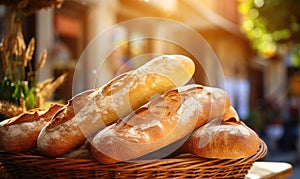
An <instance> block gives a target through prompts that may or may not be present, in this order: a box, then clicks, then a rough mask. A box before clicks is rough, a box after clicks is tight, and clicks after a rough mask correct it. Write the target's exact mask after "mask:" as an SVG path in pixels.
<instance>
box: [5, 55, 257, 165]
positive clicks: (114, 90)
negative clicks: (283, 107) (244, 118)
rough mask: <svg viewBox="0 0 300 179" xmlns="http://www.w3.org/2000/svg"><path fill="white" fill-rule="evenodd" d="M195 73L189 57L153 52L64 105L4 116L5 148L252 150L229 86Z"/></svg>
mask: <svg viewBox="0 0 300 179" xmlns="http://www.w3.org/2000/svg"><path fill="white" fill-rule="evenodd" d="M194 71H195V65H194V63H193V61H192V60H191V59H189V58H188V57H185V56H182V55H162V56H159V57H156V58H154V59H152V60H150V61H149V62H148V63H146V64H144V65H143V66H141V67H139V68H138V69H136V70H132V71H130V72H127V73H124V74H121V75H119V76H118V77H116V78H114V79H112V80H111V81H110V82H108V83H107V84H105V85H103V86H102V87H101V88H97V89H92V90H87V91H84V92H82V93H80V94H78V95H76V96H74V97H73V98H72V99H70V100H69V101H68V103H67V104H66V105H59V104H54V105H52V106H51V107H50V108H49V109H33V110H31V111H28V112H26V113H24V114H21V115H19V116H16V117H14V118H11V119H7V120H5V121H2V122H1V123H0V147H1V148H2V149H3V150H5V151H9V152H25V151H28V150H31V149H35V151H37V152H38V153H39V154H41V155H44V156H47V157H62V156H67V155H68V153H71V152H72V151H74V150H76V149H78V148H79V147H81V146H87V147H86V149H87V150H88V152H89V154H90V156H92V157H93V158H94V159H96V160H98V161H99V162H101V163H103V164H112V163H117V162H120V161H134V160H137V159H141V158H143V157H144V158H145V157H146V156H148V158H151V157H150V156H153V157H154V156H155V157H158V158H162V157H167V156H173V155H175V154H176V155H177V154H182V153H192V154H195V155H197V156H200V157H205V158H218V159H237V158H244V157H249V156H251V155H253V154H255V153H256V152H257V151H258V149H259V147H260V139H259V137H258V136H257V134H256V133H255V132H254V131H253V130H251V129H250V128H249V127H247V126H246V125H245V124H244V123H243V122H241V121H240V120H239V117H238V114H237V113H236V111H235V109H234V108H233V107H232V106H231V103H230V99H229V97H228V95H227V94H226V92H225V91H224V90H222V89H219V88H213V87H207V86H201V85H198V84H188V82H189V81H190V80H191V78H192V76H193V74H194ZM175 144H176V145H175ZM162 149H167V150H164V154H161V153H162V152H161V151H162ZM155 153H156V155H153V154H155ZM151 154H152V155H151ZM158 154H161V155H158Z"/></svg>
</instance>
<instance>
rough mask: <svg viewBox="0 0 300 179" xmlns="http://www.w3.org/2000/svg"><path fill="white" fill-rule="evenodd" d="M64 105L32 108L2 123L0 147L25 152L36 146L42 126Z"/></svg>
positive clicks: (0, 124)
mask: <svg viewBox="0 0 300 179" xmlns="http://www.w3.org/2000/svg"><path fill="white" fill-rule="evenodd" d="M62 107H63V105H60V104H52V105H51V106H50V108H49V109H39V108H36V109H32V110H29V111H26V112H25V113H23V114H20V115H18V116H15V117H13V118H10V119H6V120H4V121H2V122H1V123H0V147H1V148H3V149H4V150H6V151H9V152H23V151H26V150H29V149H31V148H33V147H35V146H36V140H37V138H38V135H39V133H40V131H41V130H42V128H43V127H44V126H45V125H46V124H47V122H49V121H50V120H51V118H52V117H53V116H54V114H55V113H56V112H57V111H58V110H59V109H60V108H62Z"/></svg>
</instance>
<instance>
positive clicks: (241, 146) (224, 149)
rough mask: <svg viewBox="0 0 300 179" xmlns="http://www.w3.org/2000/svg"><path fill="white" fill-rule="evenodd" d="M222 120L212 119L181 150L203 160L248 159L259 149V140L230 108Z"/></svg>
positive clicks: (194, 133) (195, 132)
mask: <svg viewBox="0 0 300 179" xmlns="http://www.w3.org/2000/svg"><path fill="white" fill-rule="evenodd" d="M224 116H225V118H224V119H220V118H219V119H214V120H212V121H210V122H208V123H207V124H205V125H203V126H201V127H200V128H199V129H197V130H196V131H194V132H193V134H192V135H191V136H190V137H189V138H188V140H187V141H186V142H185V144H184V145H183V146H182V148H181V152H190V153H193V154H195V155H198V156H200V157H204V158H217V159H238V158H245V157H250V156H252V155H253V154H255V153H256V152H257V151H258V149H259V147H260V138H259V137H258V135H257V134H256V133H255V132H254V131H253V130H252V129H250V128H249V127H247V126H246V125H245V124H244V123H243V122H242V121H240V120H239V119H238V116H237V114H236V112H235V110H234V109H233V108H232V107H231V108H230V110H229V111H228V112H227V114H226V115H224Z"/></svg>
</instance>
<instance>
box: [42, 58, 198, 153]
mask: <svg viewBox="0 0 300 179" xmlns="http://www.w3.org/2000/svg"><path fill="white" fill-rule="evenodd" d="M194 71H195V65H194V62H193V61H192V60H191V59H190V58H188V57H185V56H182V55H162V56H159V57H156V58H154V59H152V60H151V61H149V62H148V63H146V64H144V65H143V66H141V67H139V68H138V69H136V70H132V71H130V72H127V73H124V74H121V75H120V76H117V77H116V78H114V79H113V80H111V81H110V82H109V83H107V84H105V85H104V86H102V87H101V88H99V89H96V90H95V91H94V92H92V93H91V94H89V95H88V96H86V97H82V100H80V103H81V104H84V105H83V106H80V107H76V110H72V112H68V111H70V109H69V108H72V105H75V106H77V102H76V101H73V104H72V105H67V106H66V107H65V108H64V110H62V111H61V113H59V114H58V115H57V116H56V117H55V118H54V119H53V121H51V123H49V125H47V126H46V127H45V128H44V129H43V130H42V132H41V133H40V135H39V138H38V143H37V144H38V145H37V148H38V150H39V152H40V153H42V154H44V155H47V156H52V157H56V156H60V155H62V154H65V153H67V152H68V151H70V150H71V149H73V148H75V147H77V146H79V145H81V144H82V143H83V142H84V141H85V139H86V138H88V137H90V136H92V135H93V134H95V133H96V132H98V131H99V130H101V129H103V128H104V127H106V126H107V125H109V124H112V123H114V122H115V121H116V120H118V119H119V118H120V117H123V116H125V115H127V114H129V113H130V112H131V111H133V110H135V109H137V108H138V107H140V106H142V105H143V104H145V103H147V102H148V101H149V100H150V98H152V97H153V96H154V95H157V94H163V93H165V92H166V91H168V90H170V89H173V88H175V87H177V86H181V85H184V84H186V83H187V82H188V81H189V80H190V79H191V77H192V75H193V73H194ZM78 97H80V95H79V96H78Z"/></svg>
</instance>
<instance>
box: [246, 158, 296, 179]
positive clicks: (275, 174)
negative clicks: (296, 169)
mask: <svg viewBox="0 0 300 179" xmlns="http://www.w3.org/2000/svg"><path fill="white" fill-rule="evenodd" d="M292 168H293V167H292V165H291V164H289V163H286V162H254V164H253V166H252V168H251V169H250V170H249V172H248V174H247V175H246V177H245V178H246V179H285V178H288V177H290V176H292Z"/></svg>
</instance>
